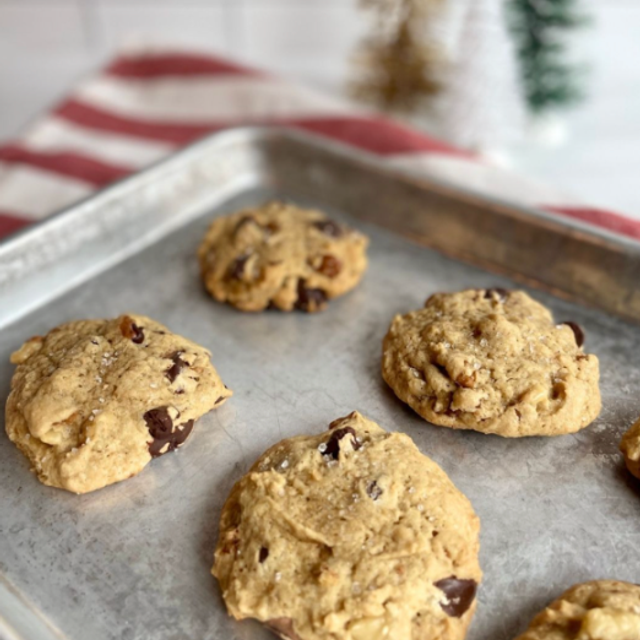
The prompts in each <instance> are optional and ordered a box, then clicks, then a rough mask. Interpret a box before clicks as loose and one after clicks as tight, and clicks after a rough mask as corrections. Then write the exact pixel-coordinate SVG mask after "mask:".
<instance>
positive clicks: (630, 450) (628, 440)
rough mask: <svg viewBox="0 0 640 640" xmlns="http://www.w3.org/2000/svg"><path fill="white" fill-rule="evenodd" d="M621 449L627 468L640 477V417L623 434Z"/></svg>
mask: <svg viewBox="0 0 640 640" xmlns="http://www.w3.org/2000/svg"><path fill="white" fill-rule="evenodd" d="M620 451H622V455H624V461H625V463H626V465H627V469H629V471H630V472H631V473H632V474H633V475H634V476H635V477H636V478H640V419H638V421H637V422H636V423H635V424H634V425H633V426H632V427H631V428H630V429H629V430H628V431H627V432H626V433H625V434H624V435H623V436H622V440H621V441H620Z"/></svg>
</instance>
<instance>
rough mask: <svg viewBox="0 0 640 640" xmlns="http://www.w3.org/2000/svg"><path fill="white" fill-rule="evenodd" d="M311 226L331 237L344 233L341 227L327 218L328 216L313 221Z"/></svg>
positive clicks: (337, 236)
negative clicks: (324, 218)
mask: <svg viewBox="0 0 640 640" xmlns="http://www.w3.org/2000/svg"><path fill="white" fill-rule="evenodd" d="M313 226H314V227H315V228H316V229H319V230H320V231H322V233H324V234H325V235H328V236H331V237H332V238H339V237H340V236H341V235H342V234H343V233H344V231H343V229H342V227H341V226H340V225H339V224H338V223H337V222H334V221H333V220H329V218H327V219H326V220H318V221H317V222H314V223H313Z"/></svg>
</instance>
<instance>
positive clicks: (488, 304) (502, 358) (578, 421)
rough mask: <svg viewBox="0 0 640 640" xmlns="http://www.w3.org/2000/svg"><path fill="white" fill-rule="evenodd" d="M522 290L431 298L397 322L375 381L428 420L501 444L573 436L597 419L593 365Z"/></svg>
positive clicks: (577, 333) (574, 337) (568, 331)
mask: <svg viewBox="0 0 640 640" xmlns="http://www.w3.org/2000/svg"><path fill="white" fill-rule="evenodd" d="M583 339H584V335H583V332H582V330H581V329H580V327H579V326H578V325H577V324H575V323H573V322H563V323H561V324H557V323H555V322H554V320H553V317H552V316H551V312H550V311H549V310H548V309H547V308H546V307H544V306H542V305H541V304H540V303H538V302H536V301H535V300H532V299H531V298H530V297H529V296H528V295H527V294H526V293H525V292H524V291H505V290H504V289H480V290H468V291H461V292H459V293H438V294H435V295H433V296H431V297H430V298H429V299H428V300H427V302H426V304H425V307H424V309H420V310H419V311H413V312H411V313H409V314H407V315H404V316H396V317H395V318H394V319H393V322H392V323H391V327H390V328H389V332H388V333H387V335H386V337H385V339H384V344H383V357H382V375H383V377H384V379H385V381H386V382H387V384H388V385H389V386H390V387H391V388H392V389H393V391H394V392H395V394H396V395H397V396H398V397H399V398H400V399H401V400H403V401H404V402H406V403H407V404H408V405H409V406H410V407H411V408H412V409H413V410H414V411H416V412H417V413H418V414H420V415H421V416H422V417H423V418H424V419H425V420H428V421H429V422H432V423H433V424H437V425H442V426H445V427H452V428H454V429H475V430H476V431H481V432H483V433H496V434H498V435H501V436H507V437H520V436H533V435H543V436H556V435H561V434H565V433H572V432H574V431H578V430H580V429H582V428H584V427H586V426H587V425H588V424H590V423H591V422H592V421H593V420H595V418H596V417H597V416H598V414H599V413H600V407H601V401H600V389H599V386H598V380H599V368H598V358H596V356H594V355H591V354H587V353H585V352H584V350H583V348H582V342H583Z"/></svg>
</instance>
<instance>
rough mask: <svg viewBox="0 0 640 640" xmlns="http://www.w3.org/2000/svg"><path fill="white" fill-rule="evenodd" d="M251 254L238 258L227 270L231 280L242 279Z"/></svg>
mask: <svg viewBox="0 0 640 640" xmlns="http://www.w3.org/2000/svg"><path fill="white" fill-rule="evenodd" d="M249 257H250V255H249V254H247V255H244V256H240V257H239V258H236V259H235V260H234V261H233V262H232V263H231V264H230V265H229V269H228V270H227V277H228V278H229V279H231V280H242V276H243V275H244V269H245V267H246V265H247V260H249Z"/></svg>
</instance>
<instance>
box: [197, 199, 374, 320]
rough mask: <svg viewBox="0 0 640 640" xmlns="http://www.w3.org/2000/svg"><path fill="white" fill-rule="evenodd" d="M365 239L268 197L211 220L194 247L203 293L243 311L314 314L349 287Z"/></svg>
mask: <svg viewBox="0 0 640 640" xmlns="http://www.w3.org/2000/svg"><path fill="white" fill-rule="evenodd" d="M367 244H368V240H367V238H366V237H365V236H363V235H362V234H361V233H358V232H357V231H354V230H352V229H350V228H348V227H347V226H346V225H344V224H342V223H337V222H334V221H333V220H329V219H328V218H327V217H326V216H325V215H324V214H323V213H321V212H320V211H314V210H309V209H300V208H298V207H296V206H294V205H291V204H283V203H281V202H272V203H269V204H266V205H264V206H262V207H257V208H255V209H245V210H243V211H238V212H237V213H234V214H232V215H229V216H225V217H222V218H216V219H215V220H214V221H213V223H212V224H211V226H210V227H209V230H208V231H207V233H206V235H205V237H204V240H203V241H202V244H201V245H200V249H199V250H198V258H199V260H200V272H201V274H202V279H203V281H204V284H205V286H206V288H207V290H208V291H209V293H210V294H211V295H212V296H213V297H214V298H215V299H216V300H218V301H220V302H228V303H229V304H232V305H233V306H234V307H237V308H238V309H241V310H242V311H262V310H263V309H266V308H276V309H280V310H281V311H292V310H293V309H300V310H302V311H310V312H313V311H320V310H321V309H323V308H324V307H325V306H326V301H327V300H329V299H331V298H335V297H337V296H340V295H342V294H344V293H346V292H347V291H349V290H351V289H353V288H354V287H355V286H356V285H357V284H358V282H359V281H360V278H361V277H362V274H363V273H364V271H365V269H366V267H367V257H366V248H367Z"/></svg>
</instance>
